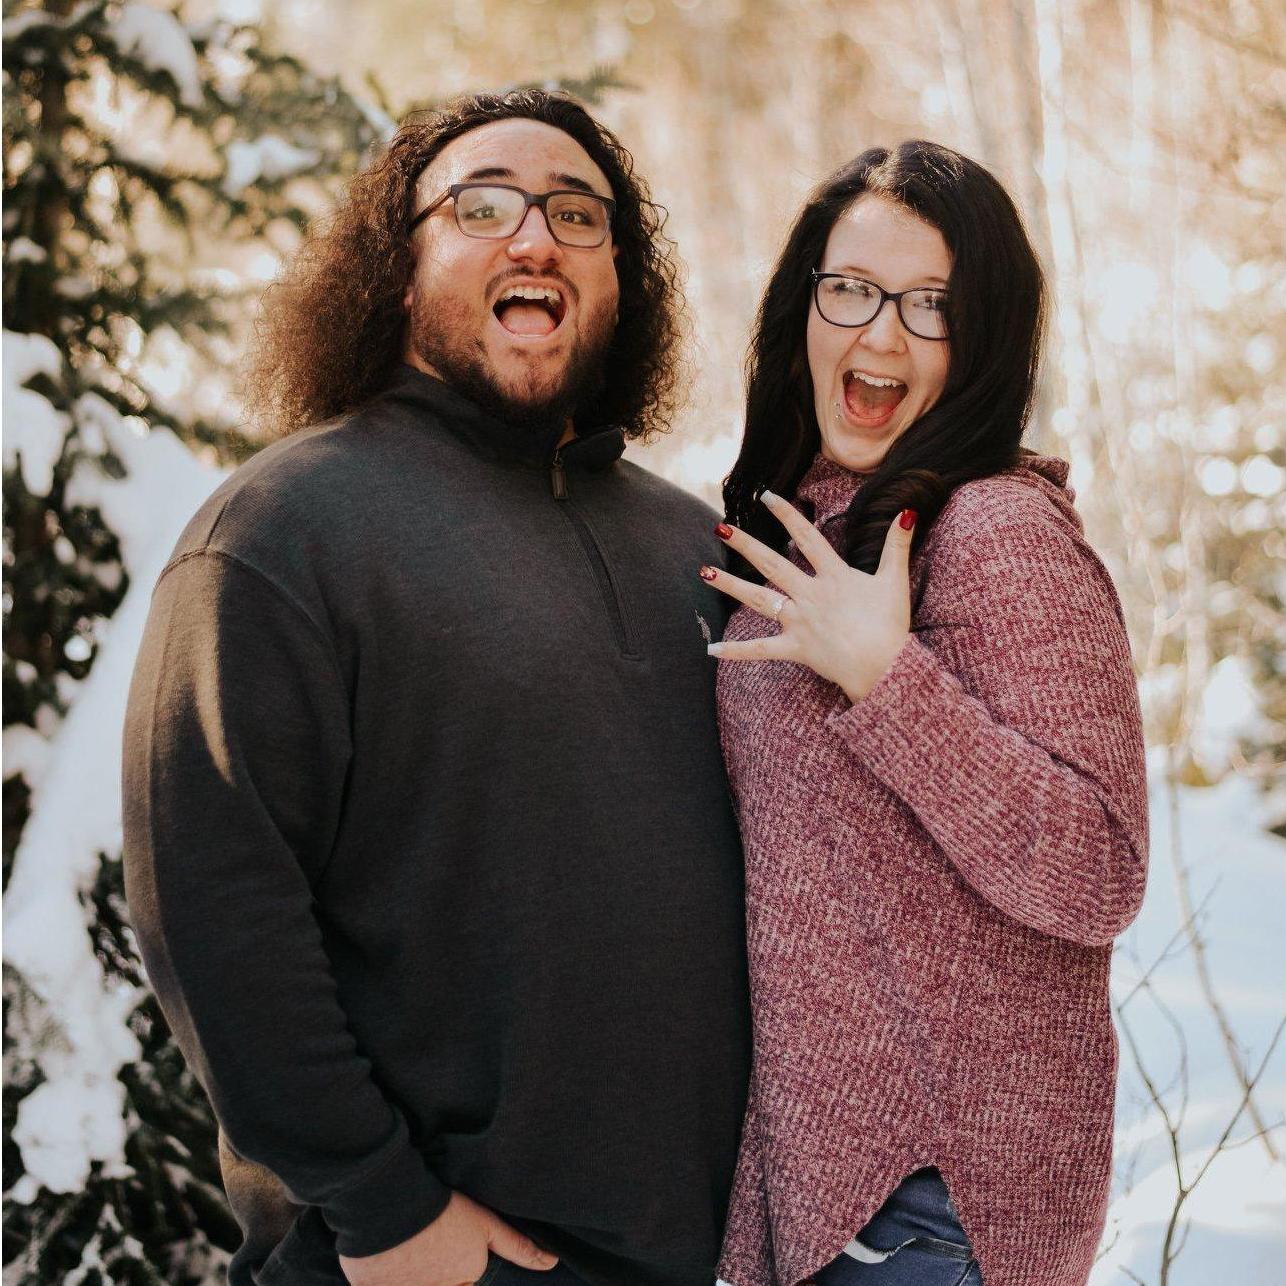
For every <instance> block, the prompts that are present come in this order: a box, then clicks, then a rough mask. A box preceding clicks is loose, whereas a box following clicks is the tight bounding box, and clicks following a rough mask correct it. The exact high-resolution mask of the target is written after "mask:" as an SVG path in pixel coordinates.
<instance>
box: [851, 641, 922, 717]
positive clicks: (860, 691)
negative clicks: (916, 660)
mask: <svg viewBox="0 0 1286 1286" xmlns="http://www.w3.org/2000/svg"><path fill="white" fill-rule="evenodd" d="M910 637H911V632H910V630H907V631H905V632H903V633H902V634H900V635H899V636H897V637H896V638H893V639H890V640H889V644H888V646H887V647H886V648H883V649H881V650H880V651H879V652H875V653H872V652H869V651H868V652H867V653H866V654H865V655H864V656H862V657H861V658H860V659H856V660H857V664H855V665H854V666H853V667H852V668H851V669H850V670H849V671H848V672H846V673H844V674H842V675H840V676H838V677H837V678H836V680H835V681H836V682H837V683H838V684H839V686H840V689H841V690H842V691H843V693H844V695H845V696H846V697H848V699H849V700H850V701H851V702H852V703H853V704H854V705H857V703H858V702H859V701H861V700H863V699H864V698H865V697H867V696H869V695H870V693H871V691H872V689H873V688H874V687H875V685H876V684H877V683H879V681H880V680H881V679H882V678H883V677H884V676H885V675H886V674H887V673H888V672H889V671H890V670H891V669H892V668H893V666H894V665H895V664H896V663H897V659H898V657H899V656H900V655H901V652H902V649H903V647H905V646H906V641H907V639H909V638H910Z"/></svg>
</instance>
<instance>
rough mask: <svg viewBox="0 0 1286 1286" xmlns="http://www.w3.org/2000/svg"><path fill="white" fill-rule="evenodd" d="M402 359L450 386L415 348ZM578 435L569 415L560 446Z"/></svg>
mask: <svg viewBox="0 0 1286 1286" xmlns="http://www.w3.org/2000/svg"><path fill="white" fill-rule="evenodd" d="M402 360H403V361H404V362H405V363H406V364H407V365H408V366H414V367H415V369H416V370H417V371H423V372H424V373H425V375H431V376H432V377H433V378H434V379H435V380H438V381H440V382H441V383H443V384H445V385H447V386H448V387H450V384H451V381H450V380H448V379H447V378H446V376H444V375H443V374H442V372H441V371H439V370H438V368H437V367H436V366H434V365H432V363H430V362H426V361H425V360H424V359H423V358H422V357H421V356H420V355H419V353H417V352H416V351H415V350H414V349H408V350H407V352H405V353H403V354H402ZM575 437H576V426H575V425H574V424H573V423H572V419H571V417H570V416H568V417H567V427H566V428H565V429H564V430H563V436H562V437H561V438H559V439H558V445H559V447H565V446H566V445H567V444H568V443H569V442H571V441H572V440H573V439H574V438H575Z"/></svg>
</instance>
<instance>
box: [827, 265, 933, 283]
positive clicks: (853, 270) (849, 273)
mask: <svg viewBox="0 0 1286 1286" xmlns="http://www.w3.org/2000/svg"><path fill="white" fill-rule="evenodd" d="M826 271H827V272H839V273H843V274H844V276H846V277H862V278H864V279H865V280H867V281H873V282H875V284H876V285H877V286H878V285H879V284H880V282H879V281H878V280H877V279H876V276H875V274H874V273H873V272H872V271H871V270H870V269H869V268H861V267H859V266H858V265H857V264H851V263H850V264H845V265H844V266H843V267H841V268H828V269H827V270H826ZM923 284H924V285H926V286H945V285H946V284H947V283H946V282H945V281H943V280H942V278H941V277H925V278H923ZM913 289H914V287H913Z"/></svg>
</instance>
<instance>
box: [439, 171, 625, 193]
mask: <svg viewBox="0 0 1286 1286" xmlns="http://www.w3.org/2000/svg"><path fill="white" fill-rule="evenodd" d="M517 177H518V176H517V175H516V174H515V173H514V171H513V170H511V169H509V167H508V166H505V165H483V166H480V167H479V168H478V169H476V170H470V171H469V173H468V174H466V175H465V176H464V179H463V180H462V181H463V182H465V183H472V182H474V181H476V180H478V179H515V178H517ZM549 182H550V183H552V184H553V185H554V187H556V188H571V189H572V190H573V191H575V192H588V193H589V194H590V196H602V193H601V192H597V191H595V190H594V187H593V185H592V184H590V183H588V182H586V181H585V180H584V179H582V178H581V177H580V176H579V175H576V174H555V173H551V174H550V175H549Z"/></svg>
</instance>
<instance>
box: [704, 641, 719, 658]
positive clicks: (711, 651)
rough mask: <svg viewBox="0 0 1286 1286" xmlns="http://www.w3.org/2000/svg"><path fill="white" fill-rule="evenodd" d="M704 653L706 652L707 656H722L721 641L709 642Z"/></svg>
mask: <svg viewBox="0 0 1286 1286" xmlns="http://www.w3.org/2000/svg"><path fill="white" fill-rule="evenodd" d="M706 654H707V655H708V656H722V655H723V644H722V643H711V644H709V645H708V646H707V647H706Z"/></svg>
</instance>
